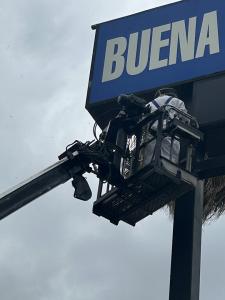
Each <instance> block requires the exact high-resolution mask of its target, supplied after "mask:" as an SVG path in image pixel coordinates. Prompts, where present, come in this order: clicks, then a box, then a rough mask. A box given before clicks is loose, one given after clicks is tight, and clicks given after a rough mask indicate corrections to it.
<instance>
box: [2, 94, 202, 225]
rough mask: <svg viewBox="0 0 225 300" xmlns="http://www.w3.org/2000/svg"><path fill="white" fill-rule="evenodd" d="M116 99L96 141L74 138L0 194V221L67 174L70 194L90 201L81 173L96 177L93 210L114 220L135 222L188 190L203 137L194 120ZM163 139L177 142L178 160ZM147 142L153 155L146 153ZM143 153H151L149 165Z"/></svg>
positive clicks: (174, 111)
mask: <svg viewBox="0 0 225 300" xmlns="http://www.w3.org/2000/svg"><path fill="white" fill-rule="evenodd" d="M118 103H119V105H120V107H121V110H120V112H119V113H118V114H117V116H116V117H115V118H113V119H112V120H111V121H110V122H109V124H108V127H107V128H106V129H105V130H103V132H102V133H101V134H100V136H99V138H97V137H96V141H92V142H86V143H82V142H80V141H75V142H74V143H73V144H71V145H69V146H68V147H67V148H66V151H65V152H64V153H62V154H61V155H60V156H59V162H57V163H56V164H54V165H53V166H51V167H49V168H48V169H46V170H44V171H42V172H41V173H39V174H37V175H35V176H33V177H32V178H30V179H28V180H27V181H25V182H23V183H21V184H20V185H18V186H16V187H14V188H12V189H11V190H10V191H7V192H6V193H4V194H2V195H0V219H2V218H4V217H6V216H7V215H9V214H10V213H12V212H14V211H16V210H17V209H19V208H21V207H22V206H24V205H26V204H27V203H29V202H31V201H32V200H34V199H36V198H37V197H39V196H40V195H42V194H44V193H46V192H48V191H50V190H51V189H53V188H54V187H56V186H58V185H59V184H62V183H64V182H66V181H67V180H69V179H71V178H72V179H73V181H72V185H73V187H74V188H75V193H74V197H76V198H78V199H81V200H88V199H90V198H91V195H92V193H91V190H90V188H89V185H88V183H87V181H86V179H85V178H84V177H83V174H84V173H85V172H89V173H94V174H95V175H96V176H97V177H98V178H99V181H100V182H99V188H98V195H97V200H96V201H95V202H94V205H93V212H94V213H95V214H96V215H98V216H103V217H105V218H107V219H109V220H110V221H111V222H112V223H113V224H118V223H119V221H121V220H122V221H124V222H127V223H128V224H130V225H135V224H136V223H137V222H138V221H140V220H141V219H143V218H145V217H146V216H148V215H149V214H152V213H153V212H155V211H156V210H158V209H159V208H161V207H162V206H164V205H165V204H166V203H168V202H169V201H171V200H175V199H176V198H178V197H180V196H182V195H183V194H185V193H186V192H188V191H190V190H192V189H193V188H194V187H195V185H196V183H197V177H198V173H197V171H196V170H197V169H196V162H197V161H198V159H199V157H200V154H199V153H200V152H201V151H199V149H200V148H201V147H200V146H201V144H202V141H203V134H202V133H201V132H200V131H199V129H198V123H197V121H196V120H195V119H194V118H193V117H192V116H190V115H188V114H185V113H183V112H181V111H179V110H177V109H176V108H174V107H172V106H169V105H168V106H164V107H161V108H160V109H158V110H157V111H155V112H154V113H151V112H150V110H149V108H148V106H146V105H145V101H144V100H142V99H141V98H138V97H136V96H134V95H129V96H128V95H121V96H120V97H119V98H118ZM171 115H172V117H171ZM166 138H167V139H168V138H169V139H170V141H171V149H172V147H173V141H174V140H176V141H178V142H179V144H180V145H181V155H180V158H179V160H177V161H176V162H174V161H173V159H172V160H171V159H170V157H163V156H162V155H161V148H162V143H163V141H164V140H165V139H166ZM149 145H151V146H152V145H153V148H152V149H154V150H153V153H148V147H149ZM146 157H151V159H150V160H149V161H147V163H146Z"/></svg>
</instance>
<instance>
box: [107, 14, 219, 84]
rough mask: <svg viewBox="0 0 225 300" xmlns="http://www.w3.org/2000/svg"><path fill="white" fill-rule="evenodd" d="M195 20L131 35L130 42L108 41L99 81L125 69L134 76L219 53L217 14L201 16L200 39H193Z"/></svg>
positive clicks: (194, 18)
mask: <svg viewBox="0 0 225 300" xmlns="http://www.w3.org/2000/svg"><path fill="white" fill-rule="evenodd" d="M197 21H198V20H197V17H192V18H189V20H188V22H187V23H185V20H181V21H177V22H173V23H169V24H165V25H162V26H158V27H154V28H152V29H151V28H148V29H145V30H143V31H142V32H141V33H139V32H134V33H131V34H130V36H129V40H127V38H126V37H117V38H114V39H111V40H108V41H107V43H106V51H105V60H104V67H103V76H102V82H107V81H111V80H114V79H117V78H119V77H120V76H121V75H122V74H123V72H124V71H125V70H126V72H127V74H129V75H132V76H133V75H138V74H140V73H142V72H143V71H144V70H146V69H148V70H149V71H151V70H155V69H159V68H163V67H166V66H168V65H174V64H176V63H177V61H178V60H180V61H181V62H185V61H188V60H193V59H197V58H200V57H204V55H205V54H206V53H209V54H210V55H212V54H216V53H219V52H220V44H219V30H218V20H217V11H212V12H209V13H206V14H204V16H203V20H202V23H201V24H200V25H201V27H200V35H199V37H197V36H196V29H197V24H198V23H197ZM139 45H140V46H139ZM207 48H208V49H209V52H207V51H206V49H207ZM138 49H139V50H138ZM163 50H164V51H163ZM165 50H167V51H165ZM163 53H168V54H167V55H165V54H163Z"/></svg>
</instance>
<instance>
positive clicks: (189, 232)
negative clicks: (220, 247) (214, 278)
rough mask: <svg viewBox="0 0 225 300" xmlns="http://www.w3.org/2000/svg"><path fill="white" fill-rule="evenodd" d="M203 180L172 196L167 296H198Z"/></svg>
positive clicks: (183, 299) (177, 299)
mask: <svg viewBox="0 0 225 300" xmlns="http://www.w3.org/2000/svg"><path fill="white" fill-rule="evenodd" d="M203 198H204V181H202V180H199V181H198V183H197V186H196V187H195V189H193V191H191V192H189V193H187V194H185V195H184V196H182V197H181V198H179V199H177V200H176V204H175V215H174V225H173V245H172V259H171V274H170V295H169V300H199V286H200V266H201V234H202V212H203Z"/></svg>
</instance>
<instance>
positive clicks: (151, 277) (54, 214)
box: [0, 0, 225, 300]
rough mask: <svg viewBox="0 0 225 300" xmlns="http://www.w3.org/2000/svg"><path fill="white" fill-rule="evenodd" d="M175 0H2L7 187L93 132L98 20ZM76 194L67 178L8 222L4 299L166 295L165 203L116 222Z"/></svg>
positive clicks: (210, 259)
mask: <svg viewBox="0 0 225 300" xmlns="http://www.w3.org/2000/svg"><path fill="white" fill-rule="evenodd" d="M167 2H168V1H157V2H156V1H152V2H151V3H149V1H147V0H146V1H144V0H143V1H141V2H140V1H136V2H135V1H133V2H132V3H131V1H123V2H121V1H119V0H114V1H107V2H105V1H103V0H102V1H100V0H98V1H87V0H84V1H72V0H66V1H63V2H62V1H58V0H57V1H53V0H48V1H44V0H41V1H37V0H32V1H31V0H30V1H28V0H17V1H15V0H13V1H12V0H11V1H9V0H2V1H1V3H0V19H1V21H0V22H1V26H0V35H1V43H0V65H1V67H0V78H1V80H0V86H1V98H0V99H1V110H0V140H1V148H0V157H1V159H0V170H1V176H0V177H1V180H0V190H1V191H3V190H5V189H6V188H8V187H10V186H12V185H14V184H16V183H18V182H19V181H21V180H23V179H25V178H26V177H29V176H31V175H33V173H36V172H38V171H39V170H41V169H43V168H45V167H47V166H48V165H49V164H51V163H54V162H55V161H56V160H57V155H58V154H60V153H61V152H62V151H64V149H65V146H66V145H67V144H68V143H70V142H71V141H73V140H74V139H81V140H83V141H85V140H86V139H92V128H91V127H92V125H93V120H92V119H91V117H90V116H89V115H88V113H87V112H86V111H85V109H84V104H85V98H86V89H87V82H88V76H89V68H90V62H91V55H92V47H93V41H94V32H93V31H92V30H91V29H90V26H91V25H92V24H95V23H99V22H102V21H105V20H108V19H113V18H117V17H120V16H123V15H127V14H131V13H134V12H136V11H141V10H145V9H148V8H150V5H152V6H156V5H161V4H166V3H167ZM88 178H89V181H90V184H91V187H92V189H93V191H94V192H96V189H97V180H96V179H95V178H93V177H91V176H88ZM72 194H73V189H72V187H71V184H70V183H67V184H65V185H63V186H60V187H58V188H57V189H55V190H54V191H52V192H50V193H48V194H47V195H45V196H43V197H41V198H39V199H38V200H36V201H34V202H33V203H31V204H29V205H27V206H26V207H25V208H23V209H21V210H19V211H18V212H16V213H14V214H12V215H11V216H9V217H8V218H6V219H4V220H2V221H1V222H0V238H1V243H0V267H1V274H0V290H1V299H3V300H12V299H18V300H20V299H21V300H26V299H29V300H30V299H32V300H36V299H37V300H45V299H48V300H52V299H54V300H61V299H65V300H72V299H73V300H74V299H76V300H89V299H90V300H95V299H109V300H111V299H112V300H113V299H116V298H117V299H124V300H126V299H131V300H133V299H149V298H151V299H154V300H158V299H160V300H161V299H166V298H168V290H169V269H170V252H171V236H172V222H171V220H169V218H168V216H166V215H165V213H164V211H160V212H159V213H157V214H156V215H153V217H149V218H147V219H145V220H143V221H142V222H140V224H138V225H137V226H136V227H135V228H132V227H130V226H128V225H126V224H122V223H121V224H120V225H119V226H118V227H115V226H113V225H112V224H110V223H109V222H108V221H106V220H104V219H103V218H98V217H97V216H95V215H93V214H92V213H91V211H92V203H91V202H92V201H94V197H93V199H92V201H90V202H88V203H83V202H80V201H78V200H75V199H73V197H72ZM223 226H224V219H223V218H221V220H219V221H218V222H217V223H214V224H212V226H210V227H205V229H204V235H203V259H202V292H201V299H204V300H208V299H211V298H212V296H213V295H214V296H215V295H216V296H215V299H216V300H222V299H223V298H224V293H225V291H224V284H223V280H222V278H223V277H224V268H223V263H224V262H223V252H224V249H225V245H224V243H223V238H222V236H223V235H222V234H223V231H222V228H223Z"/></svg>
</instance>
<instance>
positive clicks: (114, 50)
mask: <svg viewBox="0 0 225 300" xmlns="http://www.w3.org/2000/svg"><path fill="white" fill-rule="evenodd" d="M96 30H97V32H96V40H95V49H94V55H93V61H92V71H91V76H90V82H89V92H88V99H87V100H88V103H89V104H94V103H100V102H101V101H105V100H109V99H113V98H114V97H116V96H118V95H119V94H121V93H140V92H144V91H148V90H151V89H155V88H157V87H163V86H168V85H171V84H178V83H180V82H185V81H192V80H195V79H196V78H201V77H203V76H208V75H211V74H213V73H217V72H222V71H224V70H225V1H224V0H198V1H197V0H196V1H190V0H185V1H180V2H177V3H174V4H170V5H165V6H162V7H159V8H156V9H151V10H148V11H144V12H141V13H137V14H134V15H131V16H128V17H125V18H120V19H116V20H112V21H109V22H105V23H102V24H99V25H97V29H96Z"/></svg>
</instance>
